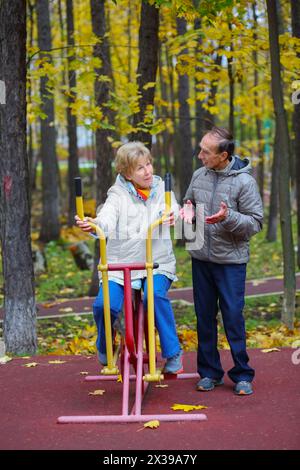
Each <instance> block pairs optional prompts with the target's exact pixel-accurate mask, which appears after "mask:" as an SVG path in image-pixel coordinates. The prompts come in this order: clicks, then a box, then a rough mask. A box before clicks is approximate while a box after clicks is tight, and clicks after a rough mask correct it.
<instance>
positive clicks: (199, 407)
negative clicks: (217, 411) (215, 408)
mask: <svg viewBox="0 0 300 470" xmlns="http://www.w3.org/2000/svg"><path fill="white" fill-rule="evenodd" d="M205 408H207V406H203V405H184V404H181V403H175V405H173V406H171V409H172V410H175V411H177V410H182V411H186V412H188V411H192V410H203V409H205Z"/></svg>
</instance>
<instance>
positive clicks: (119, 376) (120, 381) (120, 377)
mask: <svg viewBox="0 0 300 470" xmlns="http://www.w3.org/2000/svg"><path fill="white" fill-rule="evenodd" d="M117 382H119V383H121V384H122V383H123V378H122V375H121V374H119V375H118V378H117Z"/></svg>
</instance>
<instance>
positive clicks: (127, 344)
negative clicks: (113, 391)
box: [57, 263, 207, 423]
mask: <svg viewBox="0 0 300 470" xmlns="http://www.w3.org/2000/svg"><path fill="white" fill-rule="evenodd" d="M108 269H109V270H111V271H121V270H122V271H123V273H124V313H125V341H124V352H123V358H122V359H123V373H122V375H123V398H122V414H120V415H103V416H101V415H94V416H93V415H92V416H60V417H59V418H58V420H57V421H58V423H136V422H147V421H151V420H159V421H203V420H206V419H207V416H206V415H205V414H203V413H196V414H155V415H146V414H142V401H143V397H144V395H145V392H146V390H147V388H148V386H149V383H148V382H145V381H144V380H143V376H144V364H148V354H147V353H146V352H144V351H143V338H144V309H143V302H142V301H141V296H140V293H138V294H137V295H136V299H135V300H136V306H135V307H136V308H135V309H134V312H133V308H132V289H131V276H130V272H131V271H132V270H140V269H145V264H137V263H136V264H130V265H129V264H114V265H109V266H108ZM133 313H134V314H133ZM145 326H146V325H145ZM145 334H146V335H147V331H145ZM131 365H132V366H133V368H134V370H135V374H130V366H131ZM117 378H118V377H117V376H116V375H102V376H101V375H96V376H87V377H86V378H85V380H86V381H89V382H91V381H99V380H103V381H106V380H113V381H116V380H117ZM188 378H198V374H178V375H175V374H170V375H169V376H165V379H177V380H180V379H188ZM130 380H135V403H134V405H133V407H132V409H131V411H129V383H130Z"/></svg>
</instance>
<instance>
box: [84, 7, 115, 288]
mask: <svg viewBox="0 0 300 470" xmlns="http://www.w3.org/2000/svg"><path fill="white" fill-rule="evenodd" d="M91 16H92V27H93V33H94V34H95V36H96V37H97V38H98V39H99V42H97V44H96V45H95V46H94V57H96V58H98V59H99V60H100V62H101V65H100V66H99V67H98V68H97V69H96V70H95V72H96V79H95V83H94V91H95V102H96V105H97V106H98V107H99V108H100V109H101V110H102V113H103V121H104V122H105V123H106V124H107V125H111V124H112V113H111V111H110V110H109V108H107V107H106V106H104V105H105V104H106V103H107V102H108V101H109V97H110V84H109V83H108V82H106V81H99V80H97V77H100V76H101V75H102V76H103V75H105V76H107V77H109V78H110V79H111V77H112V71H111V62H110V53H109V44H108V39H107V36H105V34H106V32H107V31H106V18H105V0H91ZM110 132H111V131H109V130H108V129H105V128H100V129H97V130H96V135H95V140H96V181H97V186H96V204H97V207H98V206H99V205H100V204H102V203H103V202H104V201H105V199H106V196H107V191H108V189H109V188H110V186H111V184H112V168H111V164H112V160H113V150H112V147H111V144H110V142H109V141H108V137H109V135H110ZM94 260H95V264H94V271H93V275H92V283H91V286H90V290H89V295H95V294H96V293H97V292H98V288H99V281H98V271H97V265H98V262H99V245H98V242H97V243H95V255H94Z"/></svg>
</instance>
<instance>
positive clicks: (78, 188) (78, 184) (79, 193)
mask: <svg viewBox="0 0 300 470" xmlns="http://www.w3.org/2000/svg"><path fill="white" fill-rule="evenodd" d="M74 181H75V195H76V197H80V196H82V182H81V178H80V176H78V177H77V178H74Z"/></svg>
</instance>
